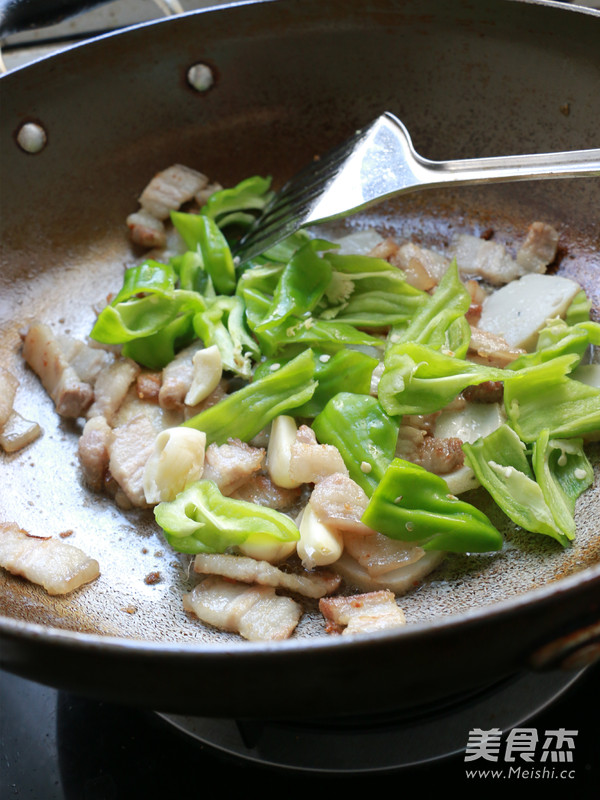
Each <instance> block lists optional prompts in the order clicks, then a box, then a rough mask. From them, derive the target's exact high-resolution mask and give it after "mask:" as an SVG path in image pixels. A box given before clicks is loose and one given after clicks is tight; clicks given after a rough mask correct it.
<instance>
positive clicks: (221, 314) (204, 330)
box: [193, 295, 260, 379]
mask: <svg viewBox="0 0 600 800" xmlns="http://www.w3.org/2000/svg"><path fill="white" fill-rule="evenodd" d="M193 325H194V331H195V333H196V335H197V336H198V337H199V338H200V339H202V341H203V342H204V345H205V347H210V346H211V345H213V344H214V345H216V346H217V347H218V348H219V352H220V353H221V361H222V363H223V368H224V369H225V370H228V371H230V372H233V373H235V374H236V375H238V376H239V377H241V378H245V379H249V378H250V377H251V376H252V359H258V358H259V357H260V350H259V349H258V346H257V344H256V342H255V341H254V339H253V338H252V337H251V336H250V334H249V332H248V331H247V330H246V324H245V316H244V304H243V301H242V299H241V298H240V297H238V296H237V295H234V296H232V297H227V296H225V297H224V296H221V295H220V296H218V297H216V298H214V299H213V300H210V301H208V302H207V308H206V310H205V311H202V312H199V313H198V314H195V315H194V319H193Z"/></svg>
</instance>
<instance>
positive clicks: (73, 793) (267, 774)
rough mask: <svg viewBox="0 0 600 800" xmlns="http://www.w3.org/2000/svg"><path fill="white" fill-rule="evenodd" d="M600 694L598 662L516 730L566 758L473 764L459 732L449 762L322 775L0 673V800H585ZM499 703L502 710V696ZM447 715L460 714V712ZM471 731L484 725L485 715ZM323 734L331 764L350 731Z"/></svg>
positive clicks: (599, 746) (368, 735) (253, 729)
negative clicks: (441, 796)
mask: <svg viewBox="0 0 600 800" xmlns="http://www.w3.org/2000/svg"><path fill="white" fill-rule="evenodd" d="M599 687H600V665H596V666H594V667H590V668H588V669H587V670H585V671H584V672H583V673H581V674H579V675H578V676H577V677H576V679H574V680H573V681H572V682H571V684H570V685H565V688H564V689H561V691H560V692H559V693H558V694H557V695H555V696H553V697H552V699H551V700H550V701H549V704H545V707H544V708H541V707H540V709H539V710H538V711H537V713H535V714H534V715H533V716H532V717H531V718H525V719H522V720H519V724H518V728H519V729H520V731H521V733H522V734H523V735H525V734H527V735H531V732H534V733H536V734H537V735H538V737H539V747H541V746H542V741H543V739H544V736H545V734H546V733H547V732H548V731H550V732H551V731H557V730H560V729H565V730H566V731H567V732H569V731H570V732H576V734H575V735H574V736H573V737H572V743H573V747H572V748H571V749H570V753H571V756H572V759H571V760H569V761H563V763H556V762H555V763H551V762H550V761H549V760H546V762H545V763H542V758H541V755H540V753H541V751H540V750H539V748H538V751H537V755H535V757H534V758H533V759H531V760H529V761H527V760H526V759H525V758H524V756H523V754H522V753H519V752H518V751H516V752H515V756H514V760H513V761H512V762H511V763H509V761H508V760H507V759H506V757H504V758H503V757H502V753H503V752H504V753H505V751H504V750H502V751H500V757H499V758H497V759H496V761H495V762H494V761H492V760H486V759H483V758H478V759H472V760H470V761H469V762H467V761H465V754H466V750H465V746H466V744H467V742H466V738H467V732H465V731H458V730H457V731H456V748H457V749H455V751H454V752H453V754H451V755H440V756H439V757H435V758H433V759H430V760H427V761H425V762H424V763H417V764H414V763H413V764H411V765H405V766H401V767H398V766H396V767H394V766H389V767H388V768H385V769H378V770H377V771H375V772H367V771H365V770H364V769H362V771H360V772H352V771H351V767H348V766H346V768H345V769H344V771H338V770H335V771H328V770H327V769H321V768H320V769H319V770H318V771H313V770H312V769H310V768H309V769H306V768H302V769H295V768H289V767H281V766H272V765H265V764H263V763H259V762H257V761H256V760H253V759H248V758H246V757H245V756H242V757H240V756H239V754H232V752H231V751H227V750H226V749H225V750H224V749H223V748H222V746H221V744H220V743H217V746H216V747H215V746H213V745H212V744H210V745H209V744H207V743H206V742H205V741H201V740H198V739H197V738H194V737H192V736H191V735H189V733H184V732H182V731H181V729H180V728H178V727H175V726H174V725H173V724H172V723H173V720H172V719H171V720H170V721H167V720H165V718H163V717H162V716H160V715H158V714H155V713H154V712H152V711H149V710H141V709H132V708H127V707H123V706H119V705H114V704H111V703H106V702H102V701H100V700H96V699H90V698H84V697H80V696H75V695H72V694H69V693H66V692H62V691H57V690H55V689H52V688H48V687H45V686H41V685H40V684H36V683H32V682H30V681H27V680H24V679H22V678H19V677H16V676H14V675H11V674H9V673H6V672H0V713H1V717H0V720H1V722H0V754H1V767H0V772H1V784H0V798H3V800H4V798H6V800H8V798H12V797H15V798H19V800H23V799H24V798H34V799H35V800H121V798H127V800H136V799H137V798H147V799H148V800H151V798H154V797H160V798H163V797H164V798H171V797H196V796H198V795H200V794H205V793H206V791H208V790H210V791H211V793H212V792H214V791H215V789H216V790H217V791H219V792H222V791H225V793H226V796H227V797H230V796H235V795H237V794H238V793H239V792H244V793H246V792H247V791H248V789H249V788H250V787H259V788H258V790H259V791H264V790H265V789H266V790H267V791H273V792H274V791H278V792H279V791H286V787H288V786H292V785H293V786H294V787H296V788H297V789H298V791H302V789H306V788H309V789H311V790H314V789H316V790H318V791H322V792H323V794H324V793H325V792H330V791H335V792H352V793H356V792H361V793H363V792H365V791H368V792H369V794H371V793H373V792H377V793H381V792H382V791H385V793H386V795H388V794H389V790H390V789H393V793H394V795H395V796H396V797H398V798H399V797H400V796H401V795H405V794H406V792H407V791H410V792H411V795H412V793H413V792H414V791H415V790H420V791H421V792H422V791H426V790H427V789H428V787H432V786H436V787H439V786H443V787H444V788H453V789H457V790H459V791H460V792H461V795H462V797H463V798H464V797H478V798H480V797H481V798H485V799H486V800H487V798H490V797H497V796H498V797H499V796H502V797H504V798H506V797H507V795H508V796H509V797H510V800H512V799H513V798H514V797H527V798H528V799H529V798H532V797H538V796H539V797H543V798H544V800H548V798H553V797H561V798H578V799H581V800H587V798H595V797H597V796H598V789H597V786H598V781H599V780H600V734H599V730H598V724H599V720H600V717H599V713H598V712H599V711H600V699H599V698H600V691H599ZM492 695H493V693H492ZM499 698H500V699H498V720H501V719H502V715H503V713H504V709H502V708H501V707H500V706H501V705H502V703H503V702H504V700H502V699H501V698H502V695H500V696H499ZM491 702H492V705H493V703H494V699H493V696H492V700H491ZM488 703H489V698H488ZM447 713H448V714H449V715H451V716H452V718H453V719H454V718H455V714H456V712H455V711H453V710H449V711H448V712H447ZM417 722H418V721H417ZM225 723H226V724H229V723H230V724H231V726H232V727H234V728H236V729H237V730H238V731H239V732H241V738H242V739H245V740H246V741H248V751H247V752H248V753H252V752H254V750H253V748H254V745H255V743H256V739H259V738H260V735H261V723H247V722H246V723H245V722H239V723H236V722H235V721H225ZM493 723H494V715H492V717H491V718H488V717H486V718H483V717H482V718H481V727H482V728H485V729H487V728H489V727H491V725H493ZM344 724H345V723H344ZM374 724H375V726H377V725H379V724H380V723H379V722H378V723H373V722H369V721H365V723H364V725H365V728H364V730H365V733H364V737H365V741H367V740H368V739H372V733H373V725H374ZM427 724H428V726H429V728H428V730H429V731H430V732H431V731H433V732H434V733H433V736H434V738H435V731H436V730H441V728H442V727H443V726H445V725H447V724H448V720H447V719H446V720H445V719H444V715H440V716H439V717H438V718H437V719H436V718H433V719H432V720H431V719H430V720H429V722H428V723H427ZM450 724H453V723H450ZM469 724H473V726H474V727H475V726H477V725H479V723H478V721H477V711H475V717H474V718H472V719H471V721H470V723H469ZM293 725H294V723H292V728H291V730H292V733H291V739H292V742H293V740H294V737H295V736H297V740H298V743H299V744H300V743H301V740H302V738H303V737H304V738H306V734H307V730H308V729H309V728H310V725H308V726H307V725H306V724H305V723H302V724H301V725H300V726H299V727H298V730H297V731H296V733H294V730H293ZM352 725H353V732H352V736H351V737H350V738H349V739H348V741H349V743H350V744H349V756H348V762H347V763H348V764H352V762H353V760H355V761H356V763H357V764H360V763H361V758H362V761H363V762H364V756H361V753H360V752H359V751H361V749H362V748H361V745H360V744H358V745H357V736H358V742H359V743H360V741H361V736H362V734H361V733H360V726H359V728H357V726H356V721H354V722H353V723H352ZM394 725H397V726H398V727H399V728H402V727H403V726H404V727H406V726H408V729H409V730H408V737H409V738H410V737H412V734H411V731H410V728H411V727H412V726H414V725H415V719H414V718H413V719H409V720H407V719H406V718H405V719H402V718H399V719H398V720H397V722H396V723H394V722H393V720H392V719H388V720H385V722H384V728H381V729H380V730H378V731H377V732H376V735H377V737H380V736H382V735H383V736H384V737H385V738H387V739H388V740H389V742H391V747H392V749H393V747H394V746H395V745H394V742H395V741H398V742H400V744H399V745H398V763H402V761H403V754H402V753H401V752H400V750H402V749H403V745H402V741H403V740H402V737H400V738H399V739H396V738H395V737H396V733H395V732H394ZM385 726H387V729H386V727H385ZM417 727H418V725H417ZM319 728H320V730H319V733H318V737H317V738H318V744H317V747H319V758H318V759H317V760H318V761H320V763H326V757H325V756H324V753H326V752H327V749H328V747H329V744H328V742H331V746H332V752H333V751H334V749H335V746H336V745H337V744H338V743H337V742H336V739H337V737H338V734H339V732H340V731H341V730H342V728H343V726H339V725H338V724H337V723H336V724H332V725H331V726H328V725H327V724H325V725H323V723H319ZM386 730H387V731H388V732H389V737H388V734H387V733H386ZM513 730H516V728H515V729H513ZM287 734H289V730H288V731H287ZM508 734H509V731H504V732H503V742H504V741H506V737H507V736H508ZM428 735H429V734H428ZM201 738H202V737H201ZM342 738H343V734H342ZM375 741H381V740H380V739H379V738H378V739H376V740H375ZM341 746H342V747H343V746H344V743H343V742H342V745H341ZM424 746H425V745H424ZM426 749H427V748H426ZM557 757H558V756H557ZM494 768H495V769H500V770H502V772H503V776H502V777H498V776H493V775H492V774H491V773H490V771H489V770H490V769H494ZM544 768H545V772H544V771H543V770H544ZM509 769H510V770H511V771H510V773H509ZM467 770H471V771H474V772H475V774H474V776H471V777H469V776H468V775H467ZM390 778H392V779H393V781H394V783H391V782H390ZM290 779H291V781H293V783H292V782H290ZM217 781H218V783H216V782H217ZM282 781H285V782H282ZM427 794H429V792H427Z"/></svg>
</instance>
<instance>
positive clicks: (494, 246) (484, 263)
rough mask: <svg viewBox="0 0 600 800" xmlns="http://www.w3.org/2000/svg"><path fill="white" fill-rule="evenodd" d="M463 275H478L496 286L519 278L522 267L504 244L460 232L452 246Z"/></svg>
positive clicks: (459, 269)
mask: <svg viewBox="0 0 600 800" xmlns="http://www.w3.org/2000/svg"><path fill="white" fill-rule="evenodd" d="M451 253H452V255H453V256H454V257H455V258H456V262H457V265H458V271H459V273H460V275H461V276H463V277H467V276H473V275H476V276H478V277H479V278H483V280H485V281H487V282H488V283H491V284H492V285H494V286H501V285H502V284H505V283H510V281H513V280H515V278H519V277H520V276H521V275H522V274H523V270H522V268H521V267H520V266H519V264H517V262H516V261H515V259H514V258H513V257H512V256H511V255H510V254H509V253H508V252H507V251H506V249H505V248H504V246H503V245H501V244H499V243H498V242H493V241H491V240H490V239H481V238H480V237H479V236H473V235H471V234H469V233H462V234H459V235H458V236H457V237H456V239H455V241H454V243H453V246H452V251H451Z"/></svg>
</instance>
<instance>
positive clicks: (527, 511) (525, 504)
mask: <svg viewBox="0 0 600 800" xmlns="http://www.w3.org/2000/svg"><path fill="white" fill-rule="evenodd" d="M462 449H463V452H464V454H465V461H466V463H467V464H468V465H469V466H470V467H471V469H472V470H473V472H474V473H475V475H476V476H477V478H478V480H479V482H480V484H481V485H482V486H483V487H484V488H485V489H486V490H487V491H488V492H489V494H490V495H491V497H492V498H493V499H494V501H495V502H496V504H497V505H498V506H499V508H501V509H502V511H503V512H504V513H505V514H506V516H507V517H509V519H511V520H512V521H513V522H514V523H516V524H517V525H519V526H520V527H521V528H523V529H524V530H526V531H529V532H531V533H542V534H545V535H547V536H551V537H552V538H554V539H556V540H557V541H558V542H560V543H561V544H562V545H563V546H566V545H567V544H568V541H569V537H568V536H566V535H565V533H564V531H563V530H561V528H560V527H559V526H558V525H557V524H556V521H555V519H554V514H553V511H552V508H551V507H550V506H549V504H548V502H547V498H546V496H544V492H543V491H542V488H541V487H540V485H539V483H538V482H537V480H536V476H535V473H534V471H533V470H532V468H531V466H530V464H529V460H528V458H527V454H526V451H525V445H524V444H523V442H521V440H520V439H519V437H518V435H517V434H516V433H515V432H514V430H513V429H512V428H510V427H509V426H508V425H506V424H505V425H501V426H500V427H499V428H497V429H496V430H495V431H492V433H490V434H488V436H486V437H484V438H482V439H478V440H477V441H476V442H474V443H472V444H469V443H467V442H465V443H464V444H463V446H462ZM544 449H545V448H544Z"/></svg>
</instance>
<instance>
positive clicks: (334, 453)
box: [290, 425, 348, 484]
mask: <svg viewBox="0 0 600 800" xmlns="http://www.w3.org/2000/svg"><path fill="white" fill-rule="evenodd" d="M335 473H341V474H343V475H347V474H348V469H347V467H346V465H345V464H344V460H343V458H342V456H341V454H340V451H339V450H338V449H337V447H334V446H333V445H330V444H319V443H318V442H317V437H316V436H315V433H314V431H313V429H312V428H310V427H309V426H308V425H300V427H299V428H298V432H297V434H296V441H295V442H293V444H292V446H291V451H290V477H291V478H292V480H293V481H295V482H296V483H299V484H300V483H318V482H319V481H321V480H323V478H326V477H327V476H328V475H333V474H335Z"/></svg>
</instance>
